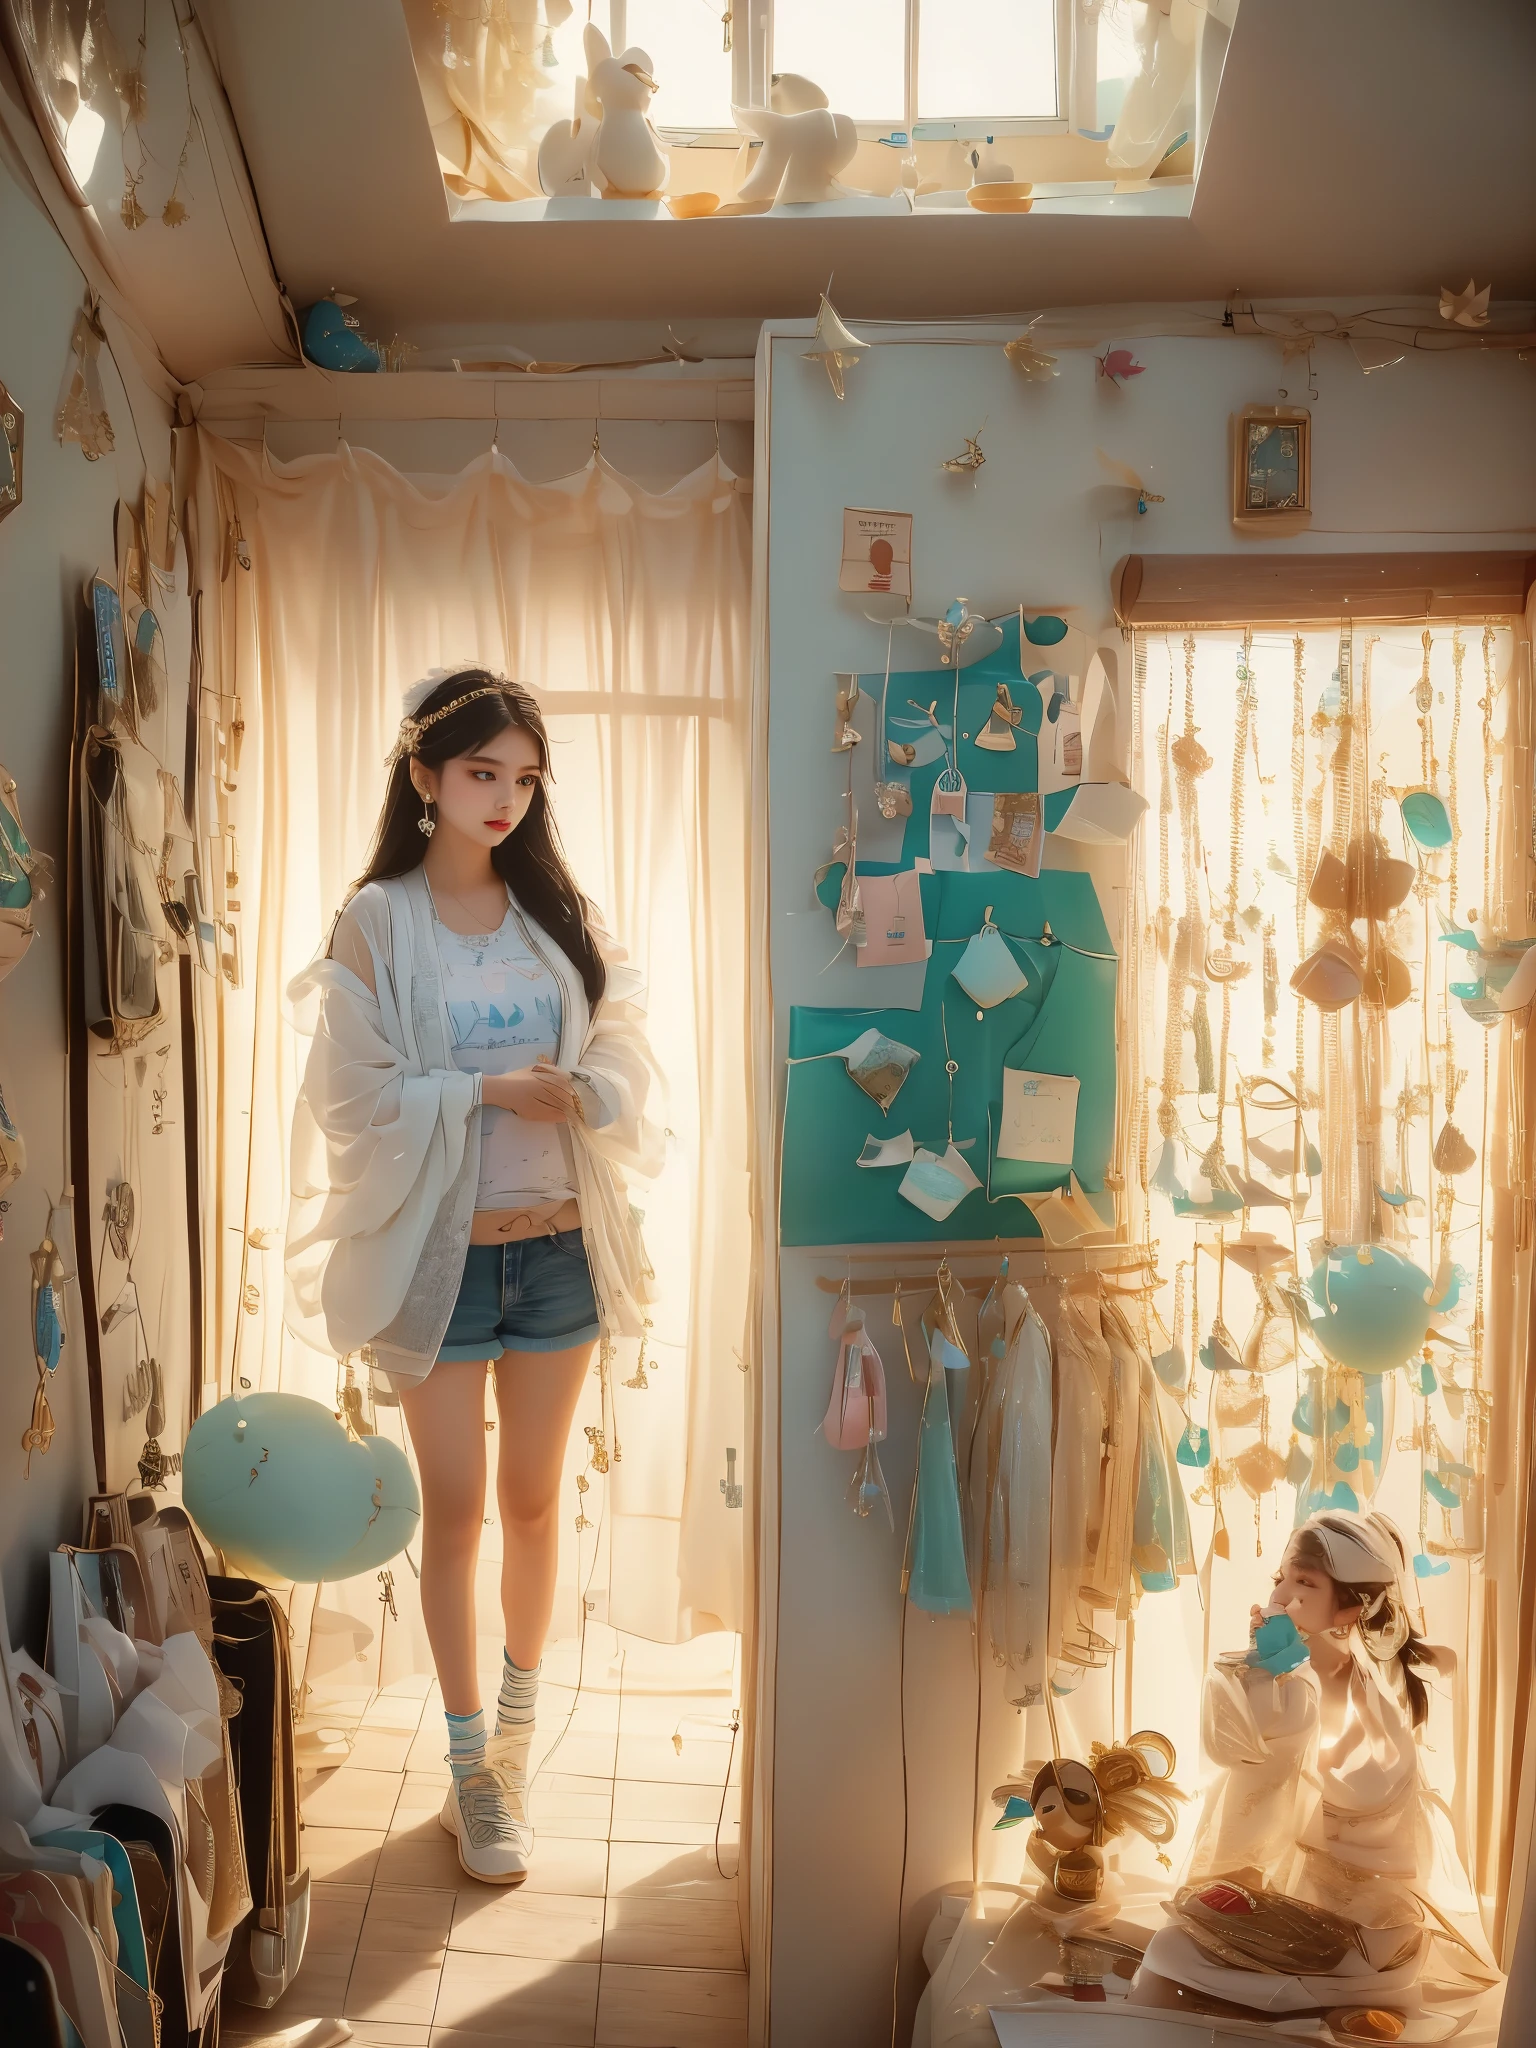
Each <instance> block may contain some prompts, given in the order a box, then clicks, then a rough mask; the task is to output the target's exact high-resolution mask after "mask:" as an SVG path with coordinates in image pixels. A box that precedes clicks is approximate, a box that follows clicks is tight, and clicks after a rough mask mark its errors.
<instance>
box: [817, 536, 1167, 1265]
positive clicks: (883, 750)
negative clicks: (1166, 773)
mask: <svg viewBox="0 0 1536 2048" xmlns="http://www.w3.org/2000/svg"><path fill="white" fill-rule="evenodd" d="M870 516H872V515H868V514H855V513H848V514H846V515H845V517H846V518H847V519H850V520H851V519H854V518H866V517H870ZM904 623H908V624H910V625H912V626H914V627H920V628H922V629H923V630H924V632H925V633H928V634H932V635H933V636H934V637H935V638H936V639H937V641H938V653H939V659H940V662H941V664H942V665H941V666H940V667H939V668H938V669H937V670H935V669H934V668H932V667H929V668H926V669H911V670H906V671H894V670H893V671H891V672H888V673H887V674H886V675H885V676H884V677H876V678H869V679H867V680H868V683H869V688H868V690H867V691H866V690H860V689H858V688H857V687H856V686H857V685H858V682H859V678H857V677H842V678H839V722H840V730H842V731H843V732H845V733H852V734H853V735H854V738H853V739H852V740H851V741H850V743H849V744H848V745H847V747H846V748H840V749H838V751H840V752H844V753H845V755H846V758H847V761H848V764H849V765H848V777H849V781H848V797H847V812H846V815H845V819H844V822H843V824H842V826H841V827H840V828H839V829H838V831H837V833H836V836H835V842H834V845H833V849H832V857H831V859H830V860H829V861H828V862H827V863H826V864H825V865H824V866H823V867H822V868H821V869H819V870H818V872H817V877H816V885H815V898H816V901H817V902H819V903H821V904H823V905H824V906H825V907H826V908H827V909H828V910H829V911H830V912H831V913H832V916H831V919H830V920H829V937H830V938H831V939H833V941H834V943H835V941H836V940H839V939H840V940H842V941H843V942H844V944H845V945H846V946H851V947H852V948H853V949H854V953H855V957H856V960H857V962H858V965H859V967H860V969H861V970H862V972H861V976H860V979H861V981H862V980H863V979H864V978H865V976H866V975H867V979H868V982H869V985H870V995H869V999H868V1007H867V1008H863V1009H859V1010H847V1009H837V1008H810V1007H805V1008H795V1009H793V1010H792V1011H791V1013H790V1033H789V1039H790V1042H789V1064H790V1068H791V1073H790V1078H789V1087H788V1097H787V1104H786V1111H785V1131H784V1168H783V1181H782V1193H781V1216H780V1224H781V1231H782V1236H783V1241H784V1243H786V1244H840V1243H883V1242H911V1241H914V1240H918V1241H920V1240H923V1239H934V1238H939V1237H942V1238H944V1239H946V1240H947V1241H949V1242H952V1243H953V1242H957V1241H962V1240H965V1239H984V1238H989V1237H994V1236H999V1235H1004V1236H1007V1235H1020V1236H1025V1237H1030V1236H1036V1235H1039V1236H1042V1237H1045V1238H1047V1239H1048V1240H1049V1241H1050V1242H1052V1243H1063V1242H1077V1241H1078V1240H1079V1239H1081V1238H1083V1237H1085V1236H1095V1235H1098V1234H1101V1233H1102V1232H1103V1231H1105V1230H1106V1229H1109V1228H1111V1227H1112V1226H1113V1222H1114V1216H1113V1202H1112V1199H1111V1198H1109V1197H1108V1196H1107V1194H1106V1190H1105V1174H1106V1172H1107V1170H1108V1168H1109V1163H1110V1153H1111V1148H1112V1145H1113V1138H1114V1116H1115V1091H1116V1080H1115V1001H1116V994H1115V991H1116V982H1117V968H1118V962H1117V955H1116V950H1115V947H1114V944H1113V942H1112V940H1111V936H1110V933H1109V930H1108V927H1107V926H1106V924H1105V921H1104V915H1103V912H1102V910H1101V908H1100V904H1099V899H1098V895H1097V892H1096V890H1095V887H1094V883H1093V880H1092V877H1091V876H1090V875H1089V874H1087V873H1083V872H1072V871H1068V870H1066V869H1048V868H1044V867H1043V866H1042V860H1041V854H1042V850H1043V847H1044V843H1045V840H1046V837H1047V835H1049V834H1050V833H1052V832H1053V831H1055V830H1056V829H1057V828H1058V827H1059V826H1060V825H1062V824H1063V822H1064V821H1065V820H1066V818H1067V817H1068V815H1069V814H1070V812H1071V811H1072V809H1073V808H1074V806H1075V805H1076V804H1077V802H1078V801H1079V800H1080V798H1081V797H1082V796H1083V795H1084V794H1085V792H1086V791H1087V789H1088V787H1089V785H1086V784H1085V783H1084V782H1083V781H1082V780H1081V777H1082V774H1083V771H1084V768H1085V767H1088V766H1091V765H1092V761H1091V754H1092V750H1091V748H1090V747H1088V746H1085V744H1084V741H1083V736H1082V713H1083V708H1084V705H1083V698H1082V688H1083V681H1084V676H1085V674H1086V671H1087V668H1088V644H1087V641H1086V638H1085V636H1084V635H1083V634H1082V633H1081V632H1078V631H1076V630H1075V629H1073V628H1071V627H1069V626H1068V624H1067V623H1066V621H1065V620H1064V619H1063V618H1061V617H1060V616H1059V614H1057V613H1055V612H1031V613H1029V614H1028V615H1026V614H1024V613H1023V612H1022V611H1021V612H1014V613H1011V614H1008V615H1007V616H1005V617H1004V618H1001V619H986V618H984V617H982V616H981V615H980V614H979V613H974V612H972V611H971V610H970V608H969V607H968V606H967V605H965V604H964V603H963V602H960V601H957V602H956V603H955V604H953V605H951V606H949V607H948V608H947V609H946V610H945V611H944V612H942V613H940V614H938V615H936V616H935V617H934V618H931V619H913V620H911V621H907V622H904ZM930 644H931V643H930ZM977 650H979V651H980V652H979V658H978V659H974V660H968V657H969V656H971V655H972V654H973V652H975V651H977ZM930 659H931V656H930ZM1108 694H1109V693H1108V692H1107V691H1105V692H1104V693H1102V694H1101V699H1100V701H1101V703H1102V702H1106V701H1108ZM999 731H1001V732H1002V733H1004V734H1006V736H1007V738H1008V740H1009V741H1011V743H1012V744H1011V746H1008V747H999V746H998V744H997V738H996V735H997V734H998V733H999ZM1047 756H1049V758H1050V760H1051V762H1052V763H1053V764H1054V769H1055V772H1054V773H1053V776H1052V777H1051V778H1050V779H1051V780H1052V782H1053V785H1054V786H1053V788H1052V789H1051V790H1050V791H1049V792H1048V793H1042V781H1041V764H1042V761H1043V760H1045V759H1046V757H1047ZM861 757H864V759H865V760H866V761H868V763H869V765H870V766H871V767H872V769H873V771H874V773H875V775H877V776H878V777H879V778H880V780H879V781H878V782H877V783H876V785H875V788H876V792H877V795H876V798H875V801H874V802H873V803H872V804H871V805H870V807H869V809H870V810H872V811H874V812H875V813H876V814H877V817H876V821H871V822H870V823H867V824H864V825H861V823H860V818H861V815H862V816H864V817H865V818H866V819H867V818H868V817H869V812H868V811H864V812H862V813H861V792H862V791H863V789H864V787H865V785H864V784H863V782H862V781H861V779H860V778H861V773H862V768H861ZM1069 769H1070V770H1071V771H1072V772H1071V773H1069V772H1068V771H1069ZM1104 787H1105V788H1106V790H1113V791H1114V792H1116V793H1117V794H1119V795H1120V796H1122V797H1124V798H1126V799H1130V800H1131V801H1130V804H1129V805H1128V806H1127V808H1128V810H1129V811H1130V814H1131V819H1130V821H1131V822H1132V823H1133V822H1134V817H1135V815H1137V814H1139V810H1140V808H1142V806H1141V805H1140V803H1139V800H1137V799H1135V798H1134V793H1133V792H1132V791H1130V790H1128V789H1123V788H1122V787H1121V786H1120V785H1118V784H1106V785H1104ZM892 788H896V789H898V790H899V793H900V796H901V798H902V799H903V801H902V802H901V803H899V804H894V805H891V806H889V808H888V807H887V805H886V804H885V803H882V802H880V801H879V798H878V791H879V790H880V789H887V790H889V789H892ZM1127 829H1129V826H1128V827H1127ZM876 851H877V852H878V855H879V857H878V858H874V857H872V856H873V854H874V853H875V852H876ZM866 856H870V857H866ZM918 970H921V973H922V994H921V998H920V1000H919V1002H918V1004H917V1006H916V1007H915V1008H907V1007H903V1004H904V1002H905V1001H907V1000H910V998H909V997H906V996H904V995H903V994H902V993H899V991H898V977H910V976H912V975H914V974H915V973H916V972H917V971H918ZM887 1004H889V1005H890V1007H889V1008H887V1007H886V1005H887ZM893 1048H894V1049H896V1050H898V1051H899V1053H900V1056H901V1059H902V1062H903V1064H902V1066H901V1069H900V1073H899V1076H897V1077H896V1078H897V1080H898V1085H900V1086H901V1089H902V1094H901V1105H900V1111H899V1115H900V1119H901V1129H900V1130H899V1131H898V1130H897V1129H894V1128H893V1127H892V1124H893V1117H892V1113H891V1107H890V1106H891V1101H892V1099H893V1097H894V1092H895V1091H894V1089H891V1090H889V1091H888V1092H886V1093H885V1099H884V1100H881V1099H880V1096H879V1095H878V1094H875V1093H874V1091H873V1090H871V1089H870V1088H869V1086H868V1085H867V1083H866V1082H865V1081H864V1080H863V1079H862V1077H861V1071H860V1069H861V1062H874V1063H875V1064H876V1065H877V1066H878V1067H879V1069H880V1072H881V1073H882V1075H883V1074H884V1073H885V1072H886V1070H887V1068H888V1066H889V1061H890V1056H891V1055H890V1050H889V1049H893ZM872 1100H873V1102H874V1104H875V1107H874V1109H873V1110H872V1108H871V1102H872ZM898 1139H899V1141H900V1142H897V1141H898ZM898 1167H899V1168H900V1169H901V1170H900V1171H892V1169H893V1168H898Z"/></svg>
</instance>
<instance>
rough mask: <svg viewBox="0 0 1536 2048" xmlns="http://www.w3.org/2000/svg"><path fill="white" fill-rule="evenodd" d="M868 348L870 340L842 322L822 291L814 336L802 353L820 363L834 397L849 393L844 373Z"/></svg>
mask: <svg viewBox="0 0 1536 2048" xmlns="http://www.w3.org/2000/svg"><path fill="white" fill-rule="evenodd" d="M868 348H869V343H868V342H867V341H860V339H859V337H858V336H857V335H856V334H854V333H852V332H850V330H849V329H848V328H847V327H845V326H844V325H843V322H842V321H841V319H839V317H838V314H837V311H836V308H835V307H834V306H833V304H832V301H831V300H830V299H829V298H828V297H827V295H826V293H825V292H823V293H822V295H821V306H820V308H819V310H818V312H817V314H816V334H815V338H814V339H813V341H812V343H811V345H810V347H809V348H808V349H803V350H802V351H801V353H802V354H803V356H804V358H805V360H806V361H807V362H808V363H820V364H821V366H822V368H823V369H824V370H825V371H826V373H827V379H828V382H829V383H830V384H831V386H832V395H833V397H834V398H836V399H839V400H841V399H843V398H846V397H847V395H848V394H847V391H846V390H845V388H844V383H843V379H844V376H845V374H846V372H847V371H849V370H851V369H854V368H855V367H856V366H857V364H858V362H859V359H860V357H861V356H863V355H864V354H865V352H866V351H867V350H868Z"/></svg>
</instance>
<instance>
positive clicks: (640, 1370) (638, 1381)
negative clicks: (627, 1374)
mask: <svg viewBox="0 0 1536 2048" xmlns="http://www.w3.org/2000/svg"><path fill="white" fill-rule="evenodd" d="M650 1334H651V1319H650V1317H649V1316H647V1317H646V1319H645V1326H644V1328H643V1329H642V1330H641V1332H640V1353H639V1356H638V1357H637V1358H636V1360H635V1375H634V1378H633V1379H628V1380H626V1381H625V1382H624V1384H625V1386H626V1387H639V1388H645V1387H648V1386H649V1385H650V1384H651V1383H650V1381H649V1380H648V1379H647V1378H646V1376H645V1367H646V1357H645V1348H646V1342H647V1340H648V1339H649V1337H650ZM653 1362H654V1361H653Z"/></svg>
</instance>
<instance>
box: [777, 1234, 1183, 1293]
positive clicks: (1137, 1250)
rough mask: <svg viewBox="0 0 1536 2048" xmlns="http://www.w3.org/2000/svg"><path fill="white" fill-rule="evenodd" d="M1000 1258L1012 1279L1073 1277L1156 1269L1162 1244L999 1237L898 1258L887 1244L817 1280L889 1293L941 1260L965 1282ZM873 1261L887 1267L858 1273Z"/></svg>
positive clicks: (922, 1277)
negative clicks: (1059, 1243)
mask: <svg viewBox="0 0 1536 2048" xmlns="http://www.w3.org/2000/svg"><path fill="white" fill-rule="evenodd" d="M823 1249H824V1250H825V1249H827V1248H826V1247H823ZM898 1258H899V1259H901V1261H902V1269H901V1270H898V1269H897V1259H898ZM1000 1259H1006V1260H1007V1261H1008V1277H1009V1279H1010V1280H1070V1279H1075V1278H1077V1277H1078V1276H1080V1275H1084V1274H1090V1273H1106V1274H1108V1273H1147V1274H1152V1273H1155V1271H1156V1268H1157V1246H1156V1245H1155V1244H1150V1245H1149V1244H1103V1245H1062V1246H1058V1247H1051V1246H1042V1245H1041V1243H1040V1240H1039V1239H1038V1238H1006V1239H1005V1238H995V1239H994V1240H993V1241H992V1242H991V1243H990V1244H975V1245H967V1246H964V1247H961V1248H951V1247H947V1246H936V1247H935V1248H934V1249H933V1250H931V1251H917V1250H914V1251H913V1252H912V1253H911V1254H910V1256H909V1257H908V1256H906V1255H895V1256H894V1257H893V1254H892V1252H891V1249H890V1247H889V1246H887V1247H886V1248H885V1249H883V1250H881V1251H877V1252H874V1253H868V1252H865V1253H859V1252H850V1253H848V1254H846V1255H845V1257H844V1261H843V1264H844V1269H845V1270H844V1271H843V1273H841V1274H832V1273H818V1274H817V1276H816V1285H817V1287H818V1289H819V1290H820V1291H821V1293H823V1294H841V1293H842V1292H843V1290H844V1288H848V1289H850V1290H851V1291H852V1292H853V1293H854V1294H889V1293H890V1292H891V1290H892V1288H893V1287H895V1286H896V1284H897V1282H898V1281H899V1282H900V1283H901V1285H902V1286H903V1287H905V1286H907V1285H909V1284H911V1283H916V1284H918V1285H922V1284H923V1282H925V1281H931V1280H932V1278H933V1275H934V1273H935V1272H936V1271H937V1269H938V1266H939V1263H940V1261H943V1262H945V1263H947V1264H948V1266H949V1269H950V1271H951V1273H952V1274H953V1275H954V1277H955V1279H957V1280H959V1281H962V1282H963V1281H964V1280H966V1279H972V1280H976V1279H983V1278H987V1279H990V1278H992V1277H994V1276H995V1272H996V1268H997V1263H998V1261H999V1260H1000ZM871 1260H873V1261H876V1262H878V1263H880V1264H881V1265H883V1266H884V1267H885V1268H886V1270H885V1271H883V1272H881V1273H878V1274H875V1273H865V1272H855V1268H857V1267H859V1266H860V1265H862V1264H866V1263H869V1262H870V1261H871ZM962 1268H963V1269H964V1270H962Z"/></svg>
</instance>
